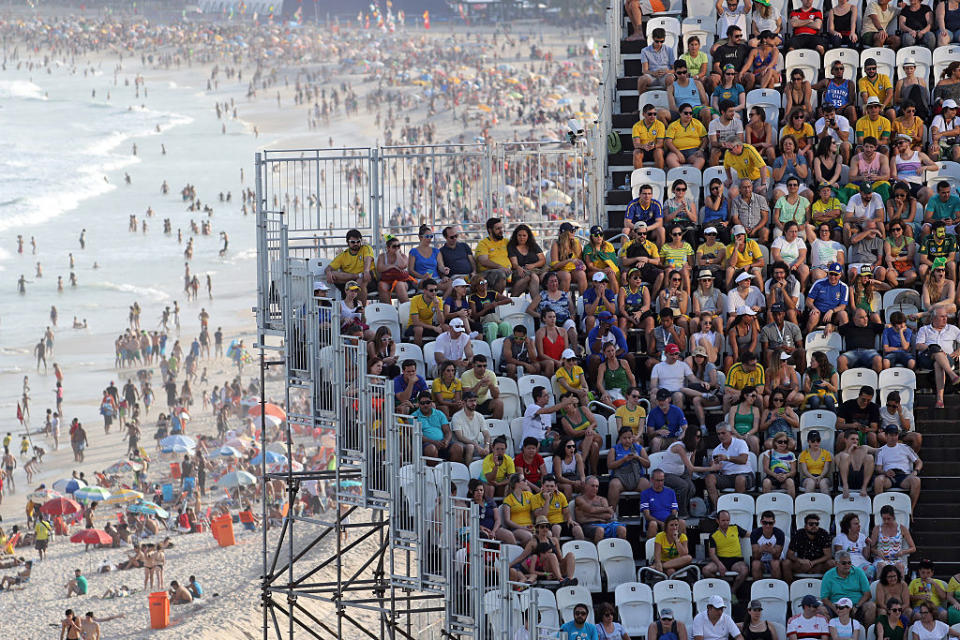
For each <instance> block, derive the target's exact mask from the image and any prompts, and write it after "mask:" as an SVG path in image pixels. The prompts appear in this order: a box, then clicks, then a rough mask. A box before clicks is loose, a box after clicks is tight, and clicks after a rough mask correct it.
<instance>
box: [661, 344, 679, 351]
mask: <svg viewBox="0 0 960 640" xmlns="http://www.w3.org/2000/svg"><path fill="white" fill-rule="evenodd" d="M663 352H664V353H680V347H678V346H677V345H675V344H673V343H670V344H668V345H667V346H665V347H664V348H663Z"/></svg>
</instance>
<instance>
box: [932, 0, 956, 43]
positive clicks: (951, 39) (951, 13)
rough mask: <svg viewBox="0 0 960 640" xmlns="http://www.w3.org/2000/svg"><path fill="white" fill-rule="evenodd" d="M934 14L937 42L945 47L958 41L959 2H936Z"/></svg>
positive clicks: (954, 0)
mask: <svg viewBox="0 0 960 640" xmlns="http://www.w3.org/2000/svg"><path fill="white" fill-rule="evenodd" d="M935 14H936V15H935V18H936V28H937V43H938V44H939V45H940V46H941V47H945V46H947V45H948V44H952V43H957V42H960V3H958V2H957V0H949V2H941V3H938V4H937V9H936V12H935Z"/></svg>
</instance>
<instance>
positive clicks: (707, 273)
mask: <svg viewBox="0 0 960 640" xmlns="http://www.w3.org/2000/svg"><path fill="white" fill-rule="evenodd" d="M712 277H713V272H712V271H710V270H709V269H701V270H700V274H699V275H698V276H697V278H698V279H700V280H706V279H707V278H712Z"/></svg>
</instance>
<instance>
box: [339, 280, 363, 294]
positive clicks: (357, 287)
mask: <svg viewBox="0 0 960 640" xmlns="http://www.w3.org/2000/svg"><path fill="white" fill-rule="evenodd" d="M343 288H344V289H346V290H347V291H360V285H358V284H357V281H356V280H351V281H350V282H348V283H347V284H346V285H344V287H343Z"/></svg>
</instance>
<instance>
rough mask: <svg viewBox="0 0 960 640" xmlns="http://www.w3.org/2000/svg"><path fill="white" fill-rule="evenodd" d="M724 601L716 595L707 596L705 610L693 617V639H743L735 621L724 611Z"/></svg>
mask: <svg viewBox="0 0 960 640" xmlns="http://www.w3.org/2000/svg"><path fill="white" fill-rule="evenodd" d="M726 607H727V605H726V603H725V602H724V601H723V598H721V597H720V596H718V595H712V596H710V597H709V598H707V610H706V611H701V612H700V613H698V614H697V616H696V617H695V618H694V619H693V626H692V627H691V633H692V634H693V638H694V640H729V639H730V638H733V640H743V634H741V633H740V629H739V627H737V623H736V622H734V621H733V618H731V617H730V614H728V613H727V612H726Z"/></svg>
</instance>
